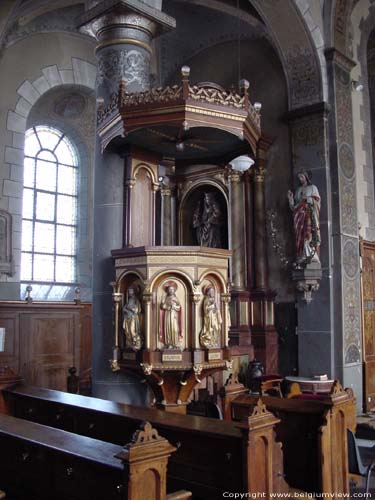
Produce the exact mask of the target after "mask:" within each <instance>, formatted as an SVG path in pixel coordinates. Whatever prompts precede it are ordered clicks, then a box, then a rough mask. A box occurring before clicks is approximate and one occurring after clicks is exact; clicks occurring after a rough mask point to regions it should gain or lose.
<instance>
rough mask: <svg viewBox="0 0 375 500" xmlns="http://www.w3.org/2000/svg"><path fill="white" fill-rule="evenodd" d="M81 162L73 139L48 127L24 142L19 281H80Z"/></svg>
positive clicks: (36, 129)
mask: <svg viewBox="0 0 375 500" xmlns="http://www.w3.org/2000/svg"><path fill="white" fill-rule="evenodd" d="M77 173H78V158H77V154H76V153H75V149H74V147H73V145H72V143H71V142H70V141H69V139H68V138H67V137H66V136H65V135H64V134H63V133H62V132H60V131H59V130H56V129H53V128H51V127H46V126H37V127H33V128H31V129H29V130H28V131H27V133H26V140H25V162H24V188H23V210H22V259H21V281H27V282H39V283H61V284H64V283H66V284H67V283H74V282H75V279H76V234H77V177H78V176H77Z"/></svg>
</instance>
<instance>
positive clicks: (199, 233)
mask: <svg viewBox="0 0 375 500" xmlns="http://www.w3.org/2000/svg"><path fill="white" fill-rule="evenodd" d="M222 224H223V220H222V214H221V210H220V206H219V203H218V202H217V201H216V198H215V195H214V193H205V194H204V197H203V199H202V200H200V201H199V202H198V205H197V207H196V209H195V211H194V215H193V228H194V229H195V235H196V239H197V243H198V245H200V246H201V247H211V248H223V242H222V234H221V233H222Z"/></svg>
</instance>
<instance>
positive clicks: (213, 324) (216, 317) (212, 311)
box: [200, 285, 223, 348]
mask: <svg viewBox="0 0 375 500" xmlns="http://www.w3.org/2000/svg"><path fill="white" fill-rule="evenodd" d="M204 295H205V297H204V300H203V326H202V330H201V333H200V343H201V345H202V346H203V347H206V348H207V347H214V346H219V345H220V343H219V339H220V331H221V324H222V322H223V321H222V318H221V313H220V310H219V309H218V308H217V306H216V301H215V290H214V287H213V286H211V285H209V286H207V287H206V289H205V291H204Z"/></svg>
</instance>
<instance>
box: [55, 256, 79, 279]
mask: <svg viewBox="0 0 375 500" xmlns="http://www.w3.org/2000/svg"><path fill="white" fill-rule="evenodd" d="M74 268H75V259H74V258H73V257H60V256H59V255H57V256H56V281H60V282H63V283H69V282H72V281H74V278H75V276H74Z"/></svg>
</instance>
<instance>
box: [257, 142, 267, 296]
mask: <svg viewBox="0 0 375 500" xmlns="http://www.w3.org/2000/svg"><path fill="white" fill-rule="evenodd" d="M265 153H266V151H265V150H264V149H262V148H261V147H258V150H257V157H256V160H255V165H254V170H253V196H254V258H255V263H256V265H255V270H254V271H255V272H254V274H255V288H256V289H257V290H266V289H267V288H268V264H267V245H266V240H267V231H266V202H265V192H264V177H265V173H266V169H265Z"/></svg>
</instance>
